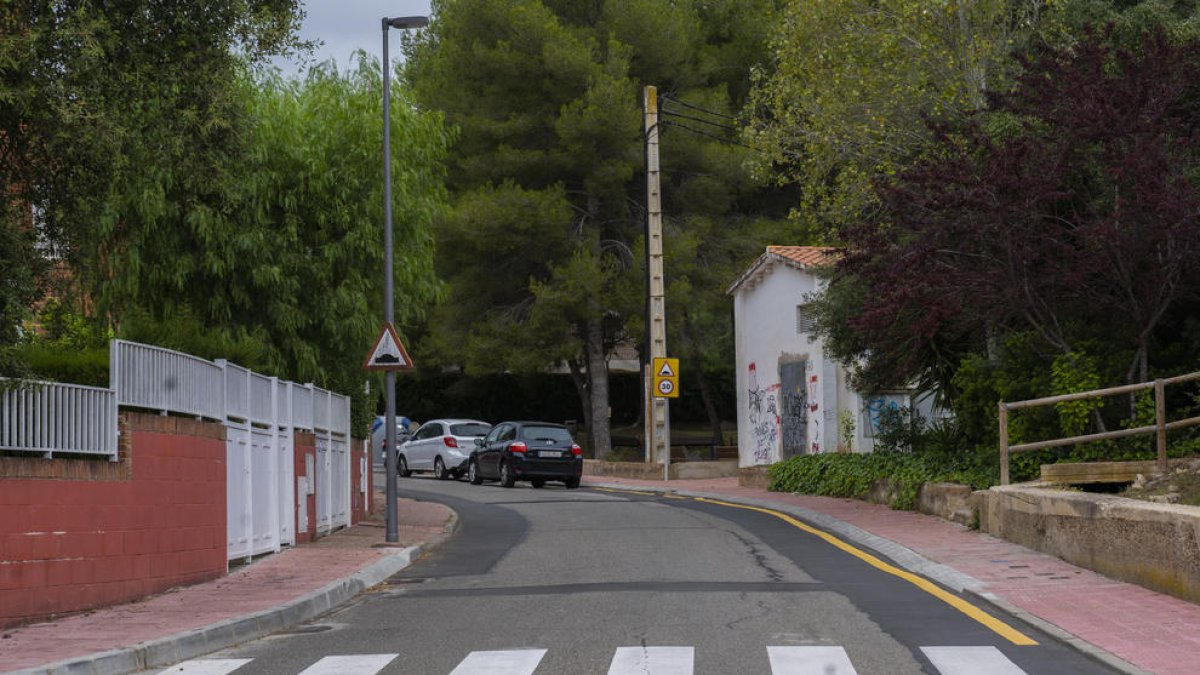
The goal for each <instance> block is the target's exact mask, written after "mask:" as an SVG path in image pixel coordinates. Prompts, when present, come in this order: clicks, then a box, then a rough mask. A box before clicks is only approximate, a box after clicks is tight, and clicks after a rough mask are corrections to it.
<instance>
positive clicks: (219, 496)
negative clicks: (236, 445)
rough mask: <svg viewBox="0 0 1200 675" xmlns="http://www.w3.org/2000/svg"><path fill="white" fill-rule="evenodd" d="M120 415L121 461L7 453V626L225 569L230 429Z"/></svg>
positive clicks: (3, 526)
mask: <svg viewBox="0 0 1200 675" xmlns="http://www.w3.org/2000/svg"><path fill="white" fill-rule="evenodd" d="M119 424H120V429H121V440H120V455H119V458H120V461H119V462H109V461H106V460H96V459H79V460H72V459H53V460H47V459H42V458H32V457H29V458H25V457H4V458H0V514H3V515H2V517H0V627H3V626H10V625H15V624H18V623H25V622H29V621H33V620H39V619H45V618H50V617H52V616H55V615H59V614H64V613H69V612H76V611H81V610H85V609H90V608H95V607H100V606H105V605H111V604H116V603H120V602H127V601H130V600H134V599H136V598H139V597H143V596H146V595H151V594H154V593H158V592H160V591H163V590H166V589H168V588H172V587H174V586H179V585H183V584H189V583H197V582H200V581H205V580H208V579H212V578H215V577H218V576H221V575H222V574H224V573H225V571H226V562H225V551H226V531H225V508H226V502H225V428H224V427H223V426H222V425H220V424H216V423H210V422H197V421H194V420H190V419H184V418H177V417H167V416H159V415H151V414H143V413H132V412H122V413H121V415H120V422H119Z"/></svg>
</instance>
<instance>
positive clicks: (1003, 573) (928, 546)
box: [584, 476, 1200, 675]
mask: <svg viewBox="0 0 1200 675" xmlns="http://www.w3.org/2000/svg"><path fill="white" fill-rule="evenodd" d="M584 482H585V484H588V483H590V484H593V485H595V484H600V483H605V484H617V485H624V486H629V487H645V488H655V489H671V490H678V491H686V492H696V493H707V494H712V495H721V496H725V497H730V498H734V499H748V500H755V501H759V502H773V503H776V504H781V505H790V506H797V507H800V508H804V509H808V510H810V511H813V512H817V513H820V514H824V515H826V516H829V517H832V518H834V519H836V520H839V521H842V522H844V523H848V524H850V525H854V526H856V527H858V528H861V529H862V530H865V531H866V532H868V533H870V534H874V535H876V536H878V537H882V538H884V539H887V540H890V541H892V542H895V543H897V544H900V545H901V546H904V547H905V548H908V549H910V550H912V551H913V552H915V553H917V554H919V555H920V556H923V557H925V558H928V559H929V560H932V561H934V562H936V563H940V564H942V565H945V566H947V567H949V568H952V569H953V570H955V571H957V572H961V573H963V574H966V575H968V576H970V577H973V578H974V579H976V580H978V582H979V586H978V587H977V588H976V592H979V593H980V594H981V595H983V596H985V597H994V598H996V599H998V600H999V601H1000V603H999V604H1001V605H1003V604H1008V605H1011V606H1013V607H1015V608H1017V609H1019V610H1021V611H1022V612H1025V613H1027V614H1030V615H1032V616H1033V617H1036V618H1039V619H1041V620H1043V621H1046V622H1049V623H1050V624H1053V625H1054V626H1057V627H1058V628H1060V629H1062V630H1064V631H1066V632H1067V633H1069V634H1071V635H1073V636H1076V637H1077V638H1079V639H1080V640H1083V641H1084V642H1086V643H1089V644H1090V645H1094V646H1096V647H1099V648H1100V649H1102V650H1104V651H1106V652H1109V653H1110V654H1113V655H1115V656H1117V657H1119V658H1120V659H1123V660H1125V661H1127V662H1129V663H1130V664H1133V665H1134V666H1137V667H1138V668H1141V669H1144V670H1146V671H1149V672H1152V673H1157V675H1196V673H1200V605H1196V604H1193V603H1190V602H1187V601H1185V600H1180V599H1178V598H1174V597H1172V596H1169V595H1163V594H1160V593H1155V592H1153V591H1150V590H1147V589H1145V588H1142V587H1140V586H1136V585H1133V584H1129V583H1125V582H1123V581H1116V580H1113V579H1109V578H1108V577H1105V576H1102V575H1100V574H1097V573H1095V572H1092V571H1090V570H1086V569H1082V568H1079V567H1076V566H1074V565H1071V564H1070V563H1067V562H1064V561H1063V560H1061V559H1059V558H1056V557H1054V556H1051V555H1047V554H1044V553H1039V552H1037V551H1033V550H1030V549H1027V548H1024V547H1022V546H1018V545H1017V544H1013V543H1010V542H1007V541H1004V540H1002V539H997V538H995V537H992V536H990V535H987V534H982V533H980V532H978V531H975V530H971V529H969V528H966V527H963V526H961V525H958V524H956V523H952V522H950V521H948V520H944V519H942V518H937V517H934V516H927V515H924V514H920V513H915V512H912V511H894V510H892V509H890V508H888V507H886V506H882V505H879V504H869V503H867V502H863V501H859V500H854V499H836V498H831V497H814V496H810V495H793V494H783V493H778V492H767V491H765V490H760V489H754V488H745V487H740V486H739V485H738V483H737V479H736V478H717V479H709V480H676V481H670V482H666V483H664V482H662V481H639V480H630V479H621V478H610V477H607V476H585V477H584Z"/></svg>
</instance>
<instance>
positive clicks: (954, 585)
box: [586, 482, 1153, 675]
mask: <svg viewBox="0 0 1200 675" xmlns="http://www.w3.org/2000/svg"><path fill="white" fill-rule="evenodd" d="M586 486H587V487H602V488H609V489H615V490H641V491H644V492H659V493H666V492H669V493H671V494H676V495H680V496H683V497H704V498H706V499H716V500H720V501H726V502H731V503H734V504H742V505H745V506H757V507H760V508H766V509H771V510H773V511H779V512H782V513H786V514H788V515H792V516H796V517H797V518H800V519H802V520H804V521H806V522H808V523H810V524H812V525H816V526H818V527H820V528H821V529H824V530H826V531H828V532H832V533H834V534H837V535H840V536H841V537H843V538H844V539H847V540H849V541H851V542H853V543H855V544H858V545H860V546H863V547H865V548H869V549H872V550H874V551H877V552H879V553H881V554H883V555H884V556H886V557H887V558H889V559H890V560H891V561H892V562H894V563H896V565H897V566H899V567H902V568H904V569H906V570H908V571H909V572H913V573H914V574H919V575H921V576H924V577H928V578H929V579H932V580H933V581H936V582H937V583H939V584H941V585H942V586H945V587H947V588H949V589H950V590H952V591H955V592H956V593H961V594H963V595H964V596H967V597H969V598H971V599H973V600H978V601H980V602H981V603H984V604H988V605H991V606H992V607H994V608H995V609H997V610H999V611H1002V612H1006V613H1008V614H1010V615H1012V616H1014V617H1016V618H1017V619H1020V620H1021V621H1024V622H1025V623H1027V624H1029V625H1031V626H1033V627H1034V628H1037V629H1038V630H1040V631H1042V632H1044V633H1046V634H1047V635H1049V636H1050V637H1052V638H1054V639H1055V640H1057V641H1058V642H1060V643H1062V644H1064V645H1066V646H1068V647H1070V648H1072V649H1074V650H1076V651H1078V652H1080V653H1082V654H1084V655H1086V656H1088V657H1091V658H1093V659H1095V660H1096V661H1099V662H1101V663H1103V664H1105V665H1107V666H1109V667H1111V668H1115V669H1117V670H1119V671H1121V672H1123V673H1126V674H1127V675H1153V673H1151V672H1149V671H1146V670H1143V669H1141V668H1138V667H1137V666H1135V665H1133V664H1132V663H1129V662H1128V661H1126V660H1124V659H1122V658H1120V657H1119V656H1116V655H1115V654H1112V653H1110V652H1108V651H1107V650H1105V649H1103V648H1102V647H1098V646H1096V645H1094V644H1092V643H1090V642H1087V641H1085V640H1083V639H1082V638H1080V637H1078V636H1076V635H1073V634H1071V633H1069V632H1067V631H1065V630H1063V629H1062V628H1059V627H1058V626H1056V625H1054V624H1052V623H1050V622H1049V621H1046V620H1045V619H1042V618H1041V617H1038V616H1036V615H1034V614H1030V613H1029V612H1027V611H1025V610H1023V609H1021V608H1019V607H1017V606H1016V605H1013V604H1012V603H1010V602H1008V601H1007V600H1005V599H1003V598H1001V597H998V596H996V595H993V594H991V593H988V592H986V591H985V590H984V589H985V588H986V585H985V584H984V583H983V582H982V581H980V580H978V579H976V578H975V577H972V576H970V575H968V574H963V573H962V572H959V571H958V570H955V569H953V568H951V567H948V566H946V565H943V564H941V563H939V562H935V561H933V560H930V559H929V558H926V557H925V556H923V555H921V554H920V553H917V552H916V551H914V550H912V549H910V548H908V547H906V546H902V545H900V544H897V543H896V542H894V541H892V540H890V539H884V538H883V537H880V536H878V535H875V534H872V533H870V532H868V531H866V530H864V529H862V528H860V527H857V526H855V525H851V524H850V523H847V522H843V521H841V520H838V519H836V518H833V517H831V516H827V515H825V514H824V513H818V512H816V511H813V510H811V509H806V508H804V507H803V506H794V505H792V504H782V503H780V502H774V501H770V500H766V499H750V498H747V497H737V496H731V495H723V494H718V493H713V492H696V491H692V490H677V489H675V488H671V487H660V486H644V485H637V486H631V485H622V484H620V483H601V482H589V483H587V485H586Z"/></svg>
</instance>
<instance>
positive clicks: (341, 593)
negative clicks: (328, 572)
mask: <svg viewBox="0 0 1200 675" xmlns="http://www.w3.org/2000/svg"><path fill="white" fill-rule="evenodd" d="M454 525H455V526H457V518H456V519H455V523H454ZM426 546H428V545H418V546H409V547H407V548H402V549H396V551H395V553H393V554H391V555H388V556H386V557H384V558H382V559H380V560H378V561H376V562H374V563H371V564H370V565H368V566H367V567H364V568H363V569H361V570H359V571H358V572H355V573H354V574H352V575H350V576H348V577H345V578H343V579H339V580H337V581H334V582H333V583H330V584H328V585H326V586H324V587H322V588H319V589H317V590H315V591H313V592H311V593H308V594H307V595H303V596H301V597H299V598H296V599H295V600H292V601H291V602H287V603H285V604H283V605H280V606H278V607H274V608H271V609H268V610H264V611H261V612H256V613H254V614H247V615H245V616H240V617H236V618H233V619H229V620H226V621H222V622H219V623H215V624H212V625H209V626H205V627H203V628H197V629H195V630H190V631H186V632H183V633H178V634H176V635H171V636H168V637H165V638H159V639H157V640H148V641H146V642H142V643H139V644H136V645H133V646H130V647H127V648H124V649H114V650H112V651H107V652H99V653H96V654H89V655H87V656H82V657H78V658H74V659H67V660H65V661H59V662H57V663H51V664H47V665H44V666H38V667H36V668H29V669H26V670H18V671H15V672H13V673H10V674H9V675H81V674H85V673H86V674H87V675H125V674H126V673H133V672H137V671H139V670H145V669H148V668H154V667H156V666H167V665H170V664H172V663H177V662H179V661H186V660H187V659H190V658H193V657H196V656H200V655H203V654H208V653H210V652H214V651H216V650H218V649H224V648H226V647H231V646H233V645H236V644H238V643H241V642H247V641H249V640H254V639H257V638H260V637H262V636H264V635H269V634H271V633H273V632H276V631H279V630H282V629H284V628H288V627H290V626H294V625H296V624H298V623H302V622H304V621H308V620H309V619H312V618H314V617H317V616H320V615H322V614H324V613H326V612H328V611H329V610H331V609H333V608H335V607H338V606H339V605H341V604H343V603H345V602H348V601H349V600H351V599H353V598H354V597H355V596H357V595H358V594H359V593H362V592H363V591H365V590H366V589H368V588H370V587H372V586H374V585H376V584H379V583H381V582H383V581H384V580H385V579H387V578H388V577H390V576H392V575H394V574H396V573H397V572H399V571H401V570H403V569H404V568H406V567H408V566H409V565H411V564H412V563H413V561H415V560H416V559H417V558H419V557H420V556H421V553H422V552H423V551H424V550H425V548H426Z"/></svg>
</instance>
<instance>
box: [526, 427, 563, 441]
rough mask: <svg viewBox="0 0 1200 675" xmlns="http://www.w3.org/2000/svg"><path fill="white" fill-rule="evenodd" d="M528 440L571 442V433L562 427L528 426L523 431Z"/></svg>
mask: <svg viewBox="0 0 1200 675" xmlns="http://www.w3.org/2000/svg"><path fill="white" fill-rule="evenodd" d="M523 434H524V436H525V439H526V440H531V441H554V442H556V443H570V442H571V433H570V432H569V431H567V430H566V429H564V428H562V427H537V426H527V427H525V430H524V432H523Z"/></svg>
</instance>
